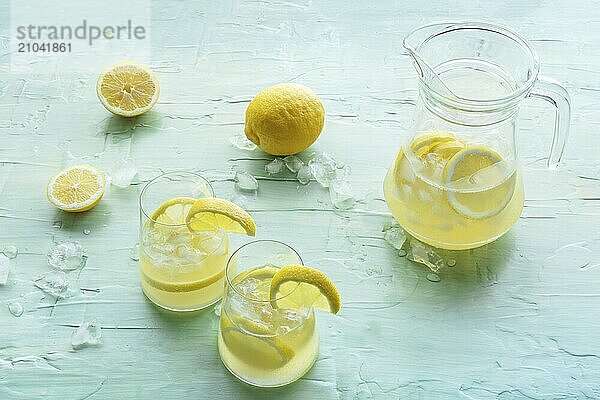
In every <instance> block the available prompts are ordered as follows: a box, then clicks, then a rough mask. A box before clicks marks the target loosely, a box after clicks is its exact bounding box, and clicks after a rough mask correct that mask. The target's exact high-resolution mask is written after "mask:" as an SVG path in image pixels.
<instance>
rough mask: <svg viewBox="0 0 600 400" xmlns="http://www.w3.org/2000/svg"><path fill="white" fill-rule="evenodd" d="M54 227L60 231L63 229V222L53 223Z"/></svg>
mask: <svg viewBox="0 0 600 400" xmlns="http://www.w3.org/2000/svg"><path fill="white" fill-rule="evenodd" d="M52 227H53V228H56V229H60V228H62V221H54V222H53V223H52Z"/></svg>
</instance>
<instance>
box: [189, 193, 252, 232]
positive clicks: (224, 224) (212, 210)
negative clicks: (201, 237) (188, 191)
mask: <svg viewBox="0 0 600 400" xmlns="http://www.w3.org/2000/svg"><path fill="white" fill-rule="evenodd" d="M185 223H186V224H187V226H188V229H189V230H190V231H192V232H206V231H214V230H217V229H219V228H220V229H223V230H224V231H226V232H230V233H241V234H246V235H248V236H254V235H255V234H256V223H255V222H254V220H253V219H252V217H251V216H250V214H248V213H247V212H246V211H245V210H244V209H243V208H241V207H240V206H238V205H237V204H235V203H232V202H231V201H228V200H225V199H218V198H214V197H205V198H202V199H197V200H196V201H194V203H193V204H192V206H191V207H190V209H189V210H188V212H187V215H186V218H185Z"/></svg>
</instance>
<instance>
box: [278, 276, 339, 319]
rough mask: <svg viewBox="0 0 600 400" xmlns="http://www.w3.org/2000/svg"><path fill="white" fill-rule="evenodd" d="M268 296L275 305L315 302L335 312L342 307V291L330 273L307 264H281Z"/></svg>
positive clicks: (308, 305) (306, 304)
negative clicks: (331, 278) (327, 273)
mask: <svg viewBox="0 0 600 400" xmlns="http://www.w3.org/2000/svg"><path fill="white" fill-rule="evenodd" d="M269 296H270V301H271V306H272V307H273V308H291V309H300V308H305V307H310V306H313V307H315V308H318V309H320V310H324V311H327V312H330V313H332V314H337V313H338V312H339V311H340V309H341V308H342V299H341V297H340V293H339V292H338V290H337V288H336V287H335V285H334V284H333V282H332V281H331V280H330V279H329V278H328V277H327V275H325V274H324V273H322V272H321V271H319V270H316V269H314V268H310V267H306V266H304V265H286V266H284V267H282V268H280V269H279V270H278V271H277V273H275V275H273V278H271V287H270V289H269Z"/></svg>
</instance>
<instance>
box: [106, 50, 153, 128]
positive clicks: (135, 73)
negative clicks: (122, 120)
mask: <svg viewBox="0 0 600 400" xmlns="http://www.w3.org/2000/svg"><path fill="white" fill-rule="evenodd" d="M96 93H97V95H98V99H100V102H101V103H102V105H103V106H104V107H105V108H106V109H107V110H108V111H110V112H111V113H113V114H116V115H120V116H122V117H135V116H137V115H141V114H143V113H145V112H146V111H148V110H150V109H151V108H152V107H153V106H154V104H156V101H157V100H158V96H159V94H160V85H159V83H158V78H157V77H156V75H155V74H154V72H152V70H151V69H150V68H148V67H147V66H146V65H144V64H141V63H138V62H135V61H124V62H120V63H116V64H113V65H111V66H110V67H108V68H106V69H105V70H104V71H102V72H101V73H100V76H99V77H98V82H97V83H96Z"/></svg>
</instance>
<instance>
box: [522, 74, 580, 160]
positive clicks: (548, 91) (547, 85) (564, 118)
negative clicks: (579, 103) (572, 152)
mask: <svg viewBox="0 0 600 400" xmlns="http://www.w3.org/2000/svg"><path fill="white" fill-rule="evenodd" d="M529 96H530V97H536V98H539V99H543V100H546V101H547V102H549V103H552V105H554V107H556V117H555V119H554V136H553V137H552V146H551V147H550V156H549V157H548V169H556V168H558V165H559V164H560V161H561V159H562V156H563V153H564V151H565V145H566V144H567V138H568V137H569V125H570V123H571V97H570V96H569V93H568V92H567V90H566V89H565V88H564V87H563V86H562V85H561V84H560V83H558V82H557V81H555V80H554V79H552V78H548V77H545V76H539V77H538V80H537V82H536V83H535V86H534V87H533V89H532V90H531V92H530V93H529Z"/></svg>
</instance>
